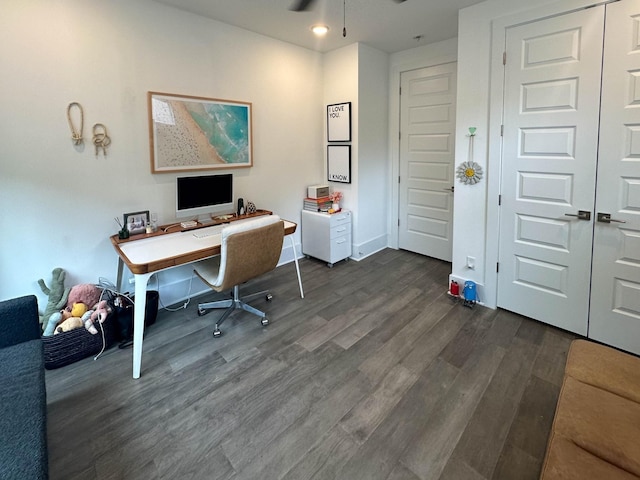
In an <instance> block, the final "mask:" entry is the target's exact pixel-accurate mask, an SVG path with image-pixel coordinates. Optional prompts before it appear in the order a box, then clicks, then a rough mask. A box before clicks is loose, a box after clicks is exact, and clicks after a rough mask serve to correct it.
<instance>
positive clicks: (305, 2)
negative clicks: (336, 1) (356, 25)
mask: <svg viewBox="0 0 640 480" xmlns="http://www.w3.org/2000/svg"><path fill="white" fill-rule="evenodd" d="M315 1H316V0H297V1H296V2H295V3H294V5H293V6H292V7H291V8H290V9H289V10H293V11H294V12H305V11H307V10H309V9H310V8H311V7H312V6H313V3H315ZM394 1H395V2H396V3H402V2H404V1H406V0H394Z"/></svg>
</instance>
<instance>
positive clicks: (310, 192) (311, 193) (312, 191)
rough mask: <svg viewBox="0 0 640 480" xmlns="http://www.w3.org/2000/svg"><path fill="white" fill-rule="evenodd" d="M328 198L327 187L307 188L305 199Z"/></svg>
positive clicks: (315, 186)
mask: <svg viewBox="0 0 640 480" xmlns="http://www.w3.org/2000/svg"><path fill="white" fill-rule="evenodd" d="M328 196H329V185H311V186H310V187H307V197H309V198H322V197H328Z"/></svg>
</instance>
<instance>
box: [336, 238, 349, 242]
mask: <svg viewBox="0 0 640 480" xmlns="http://www.w3.org/2000/svg"><path fill="white" fill-rule="evenodd" d="M346 241H347V239H346V238H340V239H338V240H336V243H344V242H346Z"/></svg>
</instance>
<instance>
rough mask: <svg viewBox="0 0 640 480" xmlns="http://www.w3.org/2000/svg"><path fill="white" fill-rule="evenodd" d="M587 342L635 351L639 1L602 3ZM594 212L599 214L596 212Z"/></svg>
mask: <svg viewBox="0 0 640 480" xmlns="http://www.w3.org/2000/svg"><path fill="white" fill-rule="evenodd" d="M605 32H606V35H605V47H604V63H603V75H602V78H603V80H602V111H601V123H600V151H599V159H598V182H597V193H596V212H597V213H606V214H609V215H610V217H611V219H613V220H619V221H621V222H625V223H620V222H617V221H612V222H611V223H606V222H602V221H597V217H596V223H595V231H594V248H593V278H592V293H591V312H590V317H589V337H590V338H593V339H594V340H598V341H601V342H604V343H607V344H609V345H613V346H616V347H619V348H622V349H624V350H628V351H631V352H634V353H636V354H640V4H639V2H637V1H634V0H626V1H621V2H617V3H613V4H610V5H608V6H607V20H606V27H605ZM596 215H597V214H596Z"/></svg>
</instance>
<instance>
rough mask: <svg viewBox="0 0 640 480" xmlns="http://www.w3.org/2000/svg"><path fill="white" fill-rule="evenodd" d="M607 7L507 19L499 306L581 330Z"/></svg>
mask: <svg viewBox="0 0 640 480" xmlns="http://www.w3.org/2000/svg"><path fill="white" fill-rule="evenodd" d="M603 26H604V7H596V8H591V9H588V10H582V11H578V12H575V13H571V14H567V15H563V16H559V17H555V18H550V19H546V20H541V21H537V22H533V23H530V24H525V25H521V26H517V27H513V28H509V29H508V30H507V32H506V59H507V63H506V66H505V100H504V104H505V110H504V121H503V123H504V135H503V161H502V162H503V166H502V179H501V182H502V187H501V188H502V206H501V213H500V244H499V249H500V250H499V251H500V255H499V274H498V306H499V307H502V308H505V309H508V310H511V311H514V312H517V313H520V314H523V315H526V316H528V317H531V318H534V319H537V320H540V321H543V322H545V323H549V324H551V325H555V326H558V327H560V328H563V329H566V330H570V331H572V332H576V333H579V334H582V335H586V333H587V320H588V311H589V278H590V273H591V247H592V239H593V231H592V230H593V222H592V220H586V219H584V220H583V219H579V218H578V217H571V216H568V215H578V212H579V211H580V210H582V211H585V212H591V214H592V213H593V205H594V196H595V191H594V185H595V174H596V160H597V158H596V155H597V150H598V143H597V142H598V113H599V101H600V71H601V61H602V41H603Z"/></svg>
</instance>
